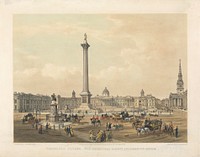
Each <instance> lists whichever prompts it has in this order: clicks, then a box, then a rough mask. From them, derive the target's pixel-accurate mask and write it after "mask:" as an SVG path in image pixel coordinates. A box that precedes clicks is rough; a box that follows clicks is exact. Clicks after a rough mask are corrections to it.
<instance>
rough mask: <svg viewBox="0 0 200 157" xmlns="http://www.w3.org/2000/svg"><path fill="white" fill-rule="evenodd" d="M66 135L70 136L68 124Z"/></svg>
mask: <svg viewBox="0 0 200 157" xmlns="http://www.w3.org/2000/svg"><path fill="white" fill-rule="evenodd" d="M67 135H68V136H71V135H70V126H67Z"/></svg>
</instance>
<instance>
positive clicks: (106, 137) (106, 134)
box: [89, 130, 112, 142]
mask: <svg viewBox="0 0 200 157" xmlns="http://www.w3.org/2000/svg"><path fill="white" fill-rule="evenodd" d="M89 134H90V136H89V138H90V140H92V141H93V142H106V141H111V140H112V131H106V130H104V131H103V130H98V132H97V133H95V131H94V130H90V131H89Z"/></svg>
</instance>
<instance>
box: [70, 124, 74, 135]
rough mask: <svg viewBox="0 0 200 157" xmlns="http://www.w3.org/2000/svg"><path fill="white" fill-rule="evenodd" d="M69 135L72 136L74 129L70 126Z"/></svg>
mask: <svg viewBox="0 0 200 157" xmlns="http://www.w3.org/2000/svg"><path fill="white" fill-rule="evenodd" d="M70 136H71V137H73V136H74V130H73V128H72V127H71V126H70Z"/></svg>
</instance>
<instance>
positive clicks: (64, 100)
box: [57, 90, 81, 111]
mask: <svg viewBox="0 0 200 157" xmlns="http://www.w3.org/2000/svg"><path fill="white" fill-rule="evenodd" d="M57 98H58V108H59V110H64V111H65V110H73V109H75V108H77V107H79V106H80V105H81V97H76V93H75V91H74V90H73V91H72V96H71V97H61V96H60V95H58V96H57Z"/></svg>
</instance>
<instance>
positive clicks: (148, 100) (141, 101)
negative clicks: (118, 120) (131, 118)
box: [134, 89, 157, 109]
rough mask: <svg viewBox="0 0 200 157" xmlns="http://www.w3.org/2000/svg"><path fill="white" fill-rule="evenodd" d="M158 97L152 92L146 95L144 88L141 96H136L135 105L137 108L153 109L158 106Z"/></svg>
mask: <svg viewBox="0 0 200 157" xmlns="http://www.w3.org/2000/svg"><path fill="white" fill-rule="evenodd" d="M156 103H157V99H156V98H155V97H154V96H152V95H151V94H149V95H146V96H145V93H144V90H143V89H142V90H141V92H140V96H139V97H134V107H135V108H136V109H152V108H156Z"/></svg>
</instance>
